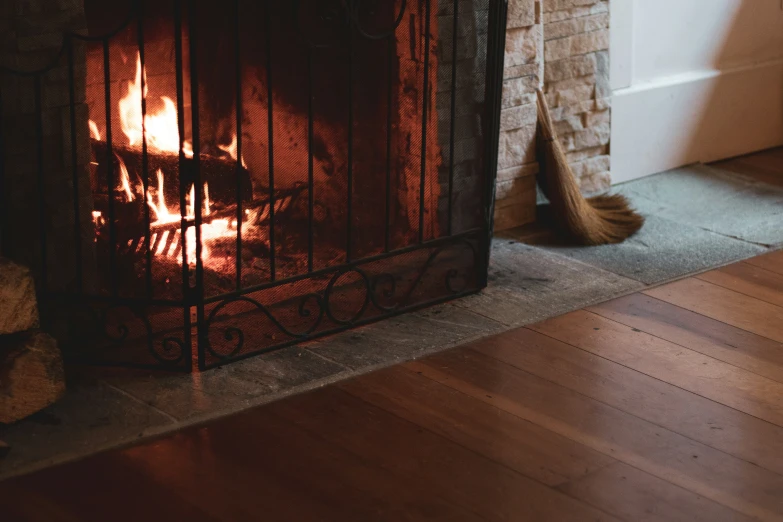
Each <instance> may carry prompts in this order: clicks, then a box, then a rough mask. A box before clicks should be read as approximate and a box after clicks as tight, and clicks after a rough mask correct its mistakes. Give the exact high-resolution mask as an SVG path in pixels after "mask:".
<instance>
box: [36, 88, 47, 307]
mask: <svg viewBox="0 0 783 522" xmlns="http://www.w3.org/2000/svg"><path fill="white" fill-rule="evenodd" d="M34 83H35V86H34V90H35V155H36V165H37V166H38V228H39V233H40V234H41V286H42V290H44V291H45V290H46V289H48V287H49V277H48V273H49V249H48V245H47V242H48V238H47V233H46V189H45V188H44V165H43V158H44V146H43V109H42V107H41V75H40V74H36V75H35V82H34Z"/></svg>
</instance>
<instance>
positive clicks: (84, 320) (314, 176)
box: [0, 0, 504, 370]
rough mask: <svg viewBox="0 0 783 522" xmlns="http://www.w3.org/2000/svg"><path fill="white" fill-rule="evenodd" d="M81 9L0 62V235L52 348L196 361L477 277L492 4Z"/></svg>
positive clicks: (100, 356) (353, 1)
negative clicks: (28, 276)
mask: <svg viewBox="0 0 783 522" xmlns="http://www.w3.org/2000/svg"><path fill="white" fill-rule="evenodd" d="M83 15H84V16H83V19H82V20H83V27H82V28H81V30H72V28H70V29H69V30H67V31H66V32H65V35H64V37H63V42H62V45H61V46H60V48H59V49H58V51H57V54H56V56H55V57H54V58H53V61H52V62H51V63H50V64H48V65H47V66H46V67H43V68H40V69H38V70H33V71H30V70H23V68H19V67H16V68H13V70H11V69H9V70H5V71H4V73H3V84H2V89H3V96H2V100H3V129H2V130H3V158H2V159H3V164H4V168H3V174H2V178H0V182H2V184H3V185H2V188H3V195H4V196H8V197H6V198H5V204H4V207H5V209H6V212H4V213H3V214H2V215H1V216H2V219H1V220H0V223H1V224H2V228H1V229H0V230H1V231H2V236H0V246H2V248H3V252H4V253H5V254H7V255H9V256H10V257H12V258H16V259H19V260H21V261H23V262H26V263H27V264H29V265H31V266H33V267H34V268H35V270H36V273H37V275H38V283H39V287H40V293H41V298H42V301H43V302H44V303H48V304H45V305H44V310H45V314H44V319H45V320H46V323H47V325H48V327H49V328H50V329H51V330H52V331H53V332H54V333H55V334H56V335H57V336H58V337H59V338H60V339H61V342H62V343H63V345H64V347H65V349H66V354H67V355H68V356H69V357H71V358H72V359H73V360H80V361H88V362H101V363H109V364H124V365H134V366H145V367H147V366H155V367H158V366H163V367H166V368H170V369H180V370H189V369H190V368H192V366H193V364H194V362H195V364H196V365H197V366H198V367H199V368H200V369H205V368H208V367H211V366H215V365H218V364H222V363H225V362H227V361H230V360H235V359H237V358H242V357H245V356H248V355H251V354H257V353H261V352H265V351H269V350H272V349H275V348H280V347H283V346H287V345H290V344H293V343H297V342H302V341H305V340H308V339H312V338H314V337H317V336H320V335H325V334H328V333H332V332H336V331H340V330H343V329H346V328H350V327H353V326H358V325H361V324H365V323H367V322H370V321H374V320H378V319H381V318H383V317H388V316H390V315H394V314H398V313H402V312H405V311H408V310H413V309H415V308H418V307H421V306H426V305H429V304H433V303H436V302H440V301H442V300H445V299H449V298H454V297H458V296H462V295H466V294H468V293H471V292H475V291H477V290H479V289H480V288H482V287H483V286H484V285H485V284H486V272H487V258H488V249H489V238H490V235H491V215H492V212H491V205H492V190H491V187H492V186H493V185H494V174H495V159H496V154H497V150H496V148H497V126H498V123H497V118H498V107H499V88H500V87H499V86H500V82H499V71H500V70H501V68H502V40H503V39H502V29H501V28H502V27H503V26H504V8H503V2H501V1H490V0H453V1H451V0H448V1H447V0H326V1H324V0H298V1H293V2H274V1H267V2H263V1H262V2H258V1H251V0H234V1H228V2H223V3H219V2H207V1H197V0H192V1H185V0H155V1H149V0H136V1H128V2H127V5H126V6H125V8H124V9H123V8H118V7H117V6H116V5H109V3H107V2H103V1H102V0H84V12H83ZM20 69H22V70H20ZM24 96H27V97H28V98H29V97H30V96H31V97H32V99H31V100H29V103H26V104H22V105H20V104H19V100H15V97H24ZM55 119H56V120H58V123H59V127H58V126H56V125H54V124H52V122H51V121H50V120H55ZM19 124H24V126H25V127H24V128H30V127H31V128H30V132H24V133H19V132H12V131H11V129H12V126H17V125H19ZM50 127H51V128H50ZM29 173H32V174H33V175H32V176H30V175H28V174H29ZM31 179H32V180H31ZM22 208H36V209H37V211H38V212H37V216H32V217H31V218H30V223H27V224H25V225H23V226H22V227H18V226H16V223H18V222H19V216H20V215H19V214H17V212H18V211H21V210H22ZM358 349H360V348H358Z"/></svg>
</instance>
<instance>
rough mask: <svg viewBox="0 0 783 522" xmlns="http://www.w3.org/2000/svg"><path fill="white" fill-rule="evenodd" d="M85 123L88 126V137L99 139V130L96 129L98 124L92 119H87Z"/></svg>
mask: <svg viewBox="0 0 783 522" xmlns="http://www.w3.org/2000/svg"><path fill="white" fill-rule="evenodd" d="M87 124H88V125H89V126H90V137H91V138H92V139H94V140H98V141H101V131H99V130H98V124H97V123H95V122H94V121H92V120H90V121H88V122H87Z"/></svg>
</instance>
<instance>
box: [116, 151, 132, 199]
mask: <svg viewBox="0 0 783 522" xmlns="http://www.w3.org/2000/svg"><path fill="white" fill-rule="evenodd" d="M114 157H116V158H117V161H118V162H119V165H120V189H122V191H123V192H125V196H126V197H127V198H128V202H131V201H133V200H134V199H135V198H134V195H133V191H132V190H131V186H130V174H128V167H126V166H125V162H124V161H122V158H121V157H120V156H119V154H117V153H116V152H115V153H114Z"/></svg>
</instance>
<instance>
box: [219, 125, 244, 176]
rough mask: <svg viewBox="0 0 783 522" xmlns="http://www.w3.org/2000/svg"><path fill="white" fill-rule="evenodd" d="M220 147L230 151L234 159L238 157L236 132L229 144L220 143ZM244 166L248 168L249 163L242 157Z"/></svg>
mask: <svg viewBox="0 0 783 522" xmlns="http://www.w3.org/2000/svg"><path fill="white" fill-rule="evenodd" d="M218 148H219V149H220V150H222V151H224V152H228V154H229V156H231V157H232V158H233V159H234V161H236V159H237V149H238V147H237V135H236V133H234V136H233V137H232V138H231V143H230V144H228V145H218ZM242 166H243V167H245V168H247V163H245V158H244V157H242Z"/></svg>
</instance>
